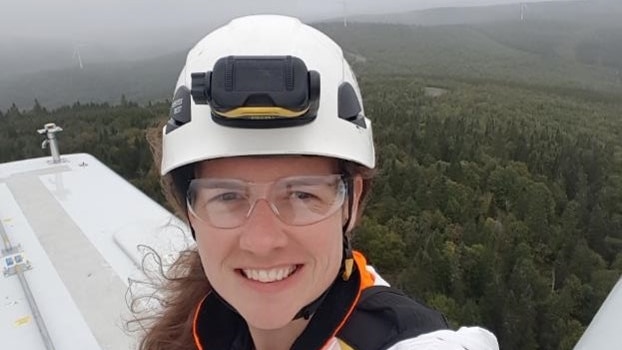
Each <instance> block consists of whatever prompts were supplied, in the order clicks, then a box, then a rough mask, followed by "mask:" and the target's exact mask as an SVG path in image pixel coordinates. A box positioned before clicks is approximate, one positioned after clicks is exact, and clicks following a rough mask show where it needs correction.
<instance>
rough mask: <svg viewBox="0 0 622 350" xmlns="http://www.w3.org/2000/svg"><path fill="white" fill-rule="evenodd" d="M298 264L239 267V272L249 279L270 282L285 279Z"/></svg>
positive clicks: (292, 272) (295, 269)
mask: <svg viewBox="0 0 622 350" xmlns="http://www.w3.org/2000/svg"><path fill="white" fill-rule="evenodd" d="M298 268H299V265H290V266H285V267H279V268H274V269H240V270H238V271H240V274H241V275H242V276H244V277H246V278H247V279H249V280H252V281H257V282H261V283H272V282H278V281H281V280H284V279H286V278H287V277H289V276H291V275H292V274H294V272H296V271H297V270H298Z"/></svg>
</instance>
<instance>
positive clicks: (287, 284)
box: [235, 264, 305, 293]
mask: <svg viewBox="0 0 622 350" xmlns="http://www.w3.org/2000/svg"><path fill="white" fill-rule="evenodd" d="M290 265H295V266H296V269H295V270H294V272H293V273H292V274H291V275H289V276H287V277H286V278H284V279H282V280H280V281H274V282H268V283H266V282H259V281H255V280H251V279H249V278H247V277H246V276H245V275H244V272H243V271H242V270H243V269H241V268H240V269H235V272H236V275H237V276H238V278H239V279H240V280H241V283H242V285H243V286H246V287H247V288H250V289H251V290H254V291H256V292H259V293H278V292H282V291H284V290H287V289H289V288H291V287H292V286H293V285H295V284H296V282H297V281H298V280H299V279H300V277H301V276H302V272H303V270H304V268H305V265H303V264H290ZM280 266H287V265H280ZM272 268H274V267H272ZM254 269H259V268H254ZM266 270H267V269H266Z"/></svg>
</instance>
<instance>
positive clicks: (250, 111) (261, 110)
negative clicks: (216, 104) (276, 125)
mask: <svg viewBox="0 0 622 350" xmlns="http://www.w3.org/2000/svg"><path fill="white" fill-rule="evenodd" d="M308 110H309V107H307V108H305V109H303V110H301V111H292V110H291V109H286V108H283V107H239V108H234V109H232V110H230V111H227V112H221V111H216V110H214V111H213V112H214V113H215V114H218V115H219V116H221V117H224V118H231V119H237V118H249V119H266V117H281V118H298V117H301V116H303V115H304V114H305V113H307V111H308Z"/></svg>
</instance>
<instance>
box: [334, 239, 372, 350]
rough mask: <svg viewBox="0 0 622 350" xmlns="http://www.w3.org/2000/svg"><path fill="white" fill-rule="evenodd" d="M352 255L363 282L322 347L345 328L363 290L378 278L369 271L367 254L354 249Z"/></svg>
mask: <svg viewBox="0 0 622 350" xmlns="http://www.w3.org/2000/svg"><path fill="white" fill-rule="evenodd" d="M352 256H353V258H354V263H355V264H356V267H357V270H358V272H359V276H360V278H361V282H360V285H359V291H358V293H356V298H355V299H354V302H353V303H352V304H351V305H350V309H349V310H348V313H347V314H346V316H345V317H344V318H343V320H341V323H339V326H337V328H335V330H334V331H333V333H332V335H331V336H330V338H329V339H328V341H327V342H326V343H325V344H324V345H323V346H322V349H323V348H325V347H326V346H328V344H329V343H330V341H331V340H332V339H333V338H337V333H339V331H340V330H341V328H343V326H344V325H345V324H346V323H347V322H348V319H349V318H350V315H352V312H353V311H354V309H356V306H357V305H358V303H359V299H360V298H361V292H362V291H363V290H364V289H365V288H368V287H371V286H373V285H374V281H375V279H376V278H375V276H374V275H373V274H372V273H371V272H369V271H367V259H365V256H364V255H363V254H362V253H361V252H359V251H356V250H354V251H352Z"/></svg>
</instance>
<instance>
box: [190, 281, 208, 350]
mask: <svg viewBox="0 0 622 350" xmlns="http://www.w3.org/2000/svg"><path fill="white" fill-rule="evenodd" d="M208 295H209V293H208V294H206V295H205V296H204V297H203V299H201V302H199V305H198V306H197V308H196V310H194V318H193V320H192V337H193V338H194V345H196V346H197V349H198V350H203V346H202V345H201V341H200V340H199V333H198V331H197V324H198V323H199V322H198V320H199V311H200V310H201V307H202V306H203V302H205V299H207V296H208Z"/></svg>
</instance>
